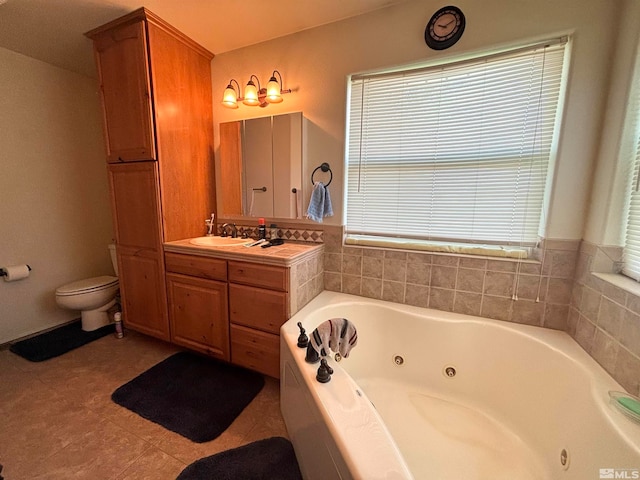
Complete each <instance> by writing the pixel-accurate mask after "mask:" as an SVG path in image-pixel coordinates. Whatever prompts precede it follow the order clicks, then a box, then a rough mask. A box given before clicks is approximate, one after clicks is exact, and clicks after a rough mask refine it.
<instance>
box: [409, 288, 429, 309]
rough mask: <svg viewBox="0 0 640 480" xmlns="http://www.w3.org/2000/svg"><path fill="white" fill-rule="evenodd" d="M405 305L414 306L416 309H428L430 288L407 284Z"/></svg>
mask: <svg viewBox="0 0 640 480" xmlns="http://www.w3.org/2000/svg"><path fill="white" fill-rule="evenodd" d="M404 303H406V304H408V305H414V306H416V307H425V308H426V307H428V306H429V287H427V286H424V285H412V284H411V283H407V285H406V288H405V294H404Z"/></svg>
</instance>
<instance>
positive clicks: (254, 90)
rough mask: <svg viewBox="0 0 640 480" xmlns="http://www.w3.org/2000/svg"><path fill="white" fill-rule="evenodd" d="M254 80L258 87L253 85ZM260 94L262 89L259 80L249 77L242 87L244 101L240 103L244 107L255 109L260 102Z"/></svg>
mask: <svg viewBox="0 0 640 480" xmlns="http://www.w3.org/2000/svg"><path fill="white" fill-rule="evenodd" d="M254 78H255V79H256V82H258V86H257V87H256V84H255V83H253V79H254ZM260 93H262V89H261V88H260V80H258V77H256V76H255V75H251V76H250V77H249V82H247V86H246V87H244V100H243V101H242V103H244V104H245V105H249V106H250V107H257V106H258V105H260V104H261V103H262V102H261V101H260V98H259V96H260V95H259V94H260Z"/></svg>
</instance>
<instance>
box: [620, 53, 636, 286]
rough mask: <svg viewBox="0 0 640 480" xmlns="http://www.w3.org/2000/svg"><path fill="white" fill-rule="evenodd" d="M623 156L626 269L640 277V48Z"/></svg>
mask: <svg viewBox="0 0 640 480" xmlns="http://www.w3.org/2000/svg"><path fill="white" fill-rule="evenodd" d="M626 119H627V120H626V122H625V128H624V132H623V136H622V141H621V149H620V160H621V162H622V164H623V165H624V166H625V170H624V172H625V178H627V179H628V184H627V215H626V234H625V245H624V251H623V267H622V273H623V274H624V275H626V276H628V277H631V278H633V279H634V280H636V281H640V51H639V52H638V55H637V58H636V66H635V73H634V77H633V83H632V86H631V89H630V93H629V102H628V107H627V113H626Z"/></svg>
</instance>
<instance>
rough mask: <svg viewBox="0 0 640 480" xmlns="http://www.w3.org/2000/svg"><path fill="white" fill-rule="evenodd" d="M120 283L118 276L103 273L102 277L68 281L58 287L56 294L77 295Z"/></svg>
mask: <svg viewBox="0 0 640 480" xmlns="http://www.w3.org/2000/svg"><path fill="white" fill-rule="evenodd" d="M115 285H118V277H112V276H109V275H103V276H102V277H93V278H85V279H84V280H78V281H77V282H72V283H68V284H66V285H63V286H62V287H60V288H57V289H56V295H62V296H64V295H77V294H78V293H89V292H95V291H97V290H103V289H105V288H110V287H113V286H115Z"/></svg>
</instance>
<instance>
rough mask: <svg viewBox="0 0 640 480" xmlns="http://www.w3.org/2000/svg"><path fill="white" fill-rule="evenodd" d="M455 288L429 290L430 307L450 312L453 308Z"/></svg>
mask: <svg viewBox="0 0 640 480" xmlns="http://www.w3.org/2000/svg"><path fill="white" fill-rule="evenodd" d="M453 296H454V290H445V289H442V288H433V286H432V287H431V290H430V291H429V307H430V308H435V309H436V310H444V311H447V312H450V311H452V310H453Z"/></svg>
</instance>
